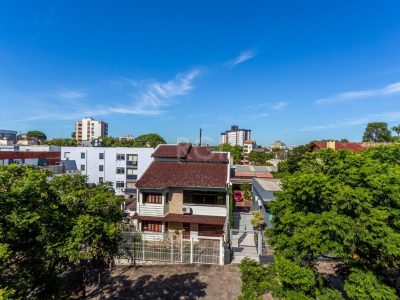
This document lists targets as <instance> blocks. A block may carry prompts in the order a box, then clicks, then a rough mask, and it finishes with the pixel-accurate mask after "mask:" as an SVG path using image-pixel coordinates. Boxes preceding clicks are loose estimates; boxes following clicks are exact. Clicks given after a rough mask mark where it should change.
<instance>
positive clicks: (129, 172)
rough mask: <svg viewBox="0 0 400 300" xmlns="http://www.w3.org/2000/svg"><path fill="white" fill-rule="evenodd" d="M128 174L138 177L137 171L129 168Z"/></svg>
mask: <svg viewBox="0 0 400 300" xmlns="http://www.w3.org/2000/svg"><path fill="white" fill-rule="evenodd" d="M126 174H128V175H136V169H131V168H128V169H126Z"/></svg>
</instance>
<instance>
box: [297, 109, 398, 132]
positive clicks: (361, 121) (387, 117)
mask: <svg viewBox="0 0 400 300" xmlns="http://www.w3.org/2000/svg"><path fill="white" fill-rule="evenodd" d="M379 121H384V122H397V121H400V111H397V112H383V113H379V114H369V115H366V116H363V117H355V118H349V119H345V120H342V121H340V122H336V123H330V124H322V125H314V126H309V127H303V128H300V129H299V130H298V131H300V132H304V131H318V130H325V129H335V128H340V127H351V126H359V125H366V124H368V123H370V122H379Z"/></svg>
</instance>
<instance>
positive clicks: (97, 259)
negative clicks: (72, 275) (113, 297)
mask: <svg viewBox="0 0 400 300" xmlns="http://www.w3.org/2000/svg"><path fill="white" fill-rule="evenodd" d="M47 175H48V174H47V173H45V172H42V171H40V170H38V169H36V168H34V167H31V166H16V165H10V166H3V167H0V191H1V192H0V295H1V294H2V293H3V294H6V295H7V294H8V295H9V296H10V297H11V298H18V299H20V298H34V299H49V298H58V297H59V294H60V291H61V284H62V281H61V279H60V278H61V275H62V274H66V273H68V271H71V270H72V269H73V268H74V267H75V266H77V265H79V263H80V261H81V259H88V260H90V262H92V263H93V264H102V263H103V262H105V261H107V260H109V259H111V258H112V257H113V256H114V255H115V254H116V253H117V252H118V244H119V241H120V229H119V228H120V227H119V226H120V225H119V222H120V221H121V220H122V219H123V217H124V213H123V212H122V211H121V209H120V206H119V205H120V202H121V199H120V198H119V197H118V196H115V193H114V190H113V189H112V188H111V187H110V186H108V185H98V186H94V187H89V186H87V185H86V183H85V178H84V177H83V176H67V175H65V176H60V177H55V178H53V179H52V180H50V181H49V180H48V178H47Z"/></svg>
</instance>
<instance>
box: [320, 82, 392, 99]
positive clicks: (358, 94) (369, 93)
mask: <svg viewBox="0 0 400 300" xmlns="http://www.w3.org/2000/svg"><path fill="white" fill-rule="evenodd" d="M398 93H400V82H395V83H392V84H389V85H387V86H385V87H383V88H380V89H375V90H362V91H349V92H345V93H340V94H337V95H334V96H332V97H329V98H324V99H318V100H316V101H315V104H332V103H338V102H347V101H352V100H356V99H360V98H367V97H373V96H388V95H393V94H398Z"/></svg>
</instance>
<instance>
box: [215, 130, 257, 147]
mask: <svg viewBox="0 0 400 300" xmlns="http://www.w3.org/2000/svg"><path fill="white" fill-rule="evenodd" d="M246 140H251V130H250V129H240V128H239V126H237V125H232V126H231V129H230V130H227V131H225V132H222V133H221V144H229V145H231V146H242V147H243V145H244V142H245V141H246Z"/></svg>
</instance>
